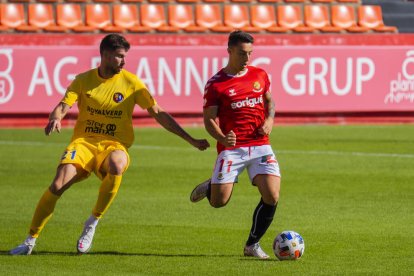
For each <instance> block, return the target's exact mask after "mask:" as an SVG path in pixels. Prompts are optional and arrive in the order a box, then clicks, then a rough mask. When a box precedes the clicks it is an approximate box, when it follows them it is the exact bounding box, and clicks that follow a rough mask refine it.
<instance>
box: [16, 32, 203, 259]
mask: <svg viewBox="0 0 414 276" xmlns="http://www.w3.org/2000/svg"><path fill="white" fill-rule="evenodd" d="M129 48H130V44H129V42H128V41H127V40H126V39H125V38H124V37H123V36H121V35H118V34H109V35H107V36H105V37H104V38H103V39H102V41H101V44H100V54H101V64H100V65H99V67H98V68H95V69H91V70H89V71H87V72H84V73H81V74H79V75H77V76H76V78H75V80H74V81H73V82H72V83H71V84H70V86H69V87H68V89H67V91H66V93H65V96H64V97H63V99H62V100H61V102H59V103H58V105H57V106H56V107H55V109H54V110H53V111H52V113H51V114H50V117H49V122H48V124H47V126H46V128H45V133H46V135H50V134H51V133H52V132H53V131H57V132H60V129H61V120H62V119H63V118H64V117H65V115H66V114H67V112H68V111H69V109H70V108H71V107H72V106H73V105H74V104H75V103H77V105H78V109H79V115H78V119H77V122H76V125H75V128H74V132H73V136H72V140H71V142H70V144H69V145H68V146H67V148H66V150H65V151H64V153H63V156H62V159H61V161H60V164H59V166H58V168H57V172H56V176H55V178H54V179H53V181H52V183H51V185H50V186H49V188H48V189H47V190H46V191H45V192H44V194H43V195H42V197H41V198H40V200H39V202H38V205H37V207H36V210H35V212H34V215H33V219H32V223H31V225H30V229H29V235H28V236H27V238H26V239H25V240H24V242H23V243H22V244H20V245H19V246H17V247H16V248H14V249H12V250H11V251H10V254H12V255H29V254H31V252H32V250H33V247H34V246H35V243H36V239H37V238H38V237H39V234H40V232H41V231H42V229H43V228H44V226H45V224H46V223H47V221H48V220H49V219H50V217H51V216H52V214H53V211H54V209H55V205H56V202H57V201H58V200H59V198H60V197H61V196H62V194H63V192H64V191H65V190H67V189H68V188H69V187H70V186H71V185H73V184H75V183H77V182H79V181H81V180H83V179H85V178H87V177H88V176H89V175H90V174H91V173H92V172H93V173H94V174H95V175H96V176H97V177H98V178H99V179H100V180H101V181H102V183H101V186H100V189H99V195H98V199H97V201H96V204H95V207H94V208H93V210H92V214H91V215H90V217H89V218H88V219H87V220H86V222H85V225H84V229H83V232H82V234H81V236H80V238H79V240H78V243H77V251H78V252H79V253H87V252H88V251H89V250H90V249H91V246H92V241H93V237H94V234H95V229H96V226H97V224H98V222H99V220H100V219H101V218H102V216H103V215H104V213H105V212H106V211H107V210H108V208H109V206H110V205H111V203H112V201H113V199H114V198H115V196H116V194H117V192H118V189H119V187H120V185H121V180H122V175H123V174H124V173H125V171H126V170H127V168H128V165H129V162H130V159H129V155H128V148H129V147H130V146H131V144H132V142H133V140H134V132H133V126H132V114H133V110H134V107H135V105H138V106H140V107H141V108H142V109H145V110H147V111H148V113H149V114H150V115H151V116H152V117H154V118H155V120H156V121H157V122H158V123H159V124H160V125H161V126H163V127H164V128H166V129H167V130H168V131H170V132H172V133H174V134H176V135H178V136H179V137H181V138H182V139H184V140H186V141H187V142H188V143H190V144H191V145H192V146H194V147H196V148H198V149H199V150H205V149H206V148H208V147H209V143H208V141H207V140H205V139H195V138H193V137H192V136H191V135H189V134H188V133H187V132H186V131H185V130H184V129H182V128H181V127H180V126H179V124H178V123H177V122H176V121H175V120H174V119H173V118H172V117H171V116H170V114H168V113H167V112H166V111H164V110H163V109H162V108H161V107H160V106H159V105H158V104H157V102H156V101H155V99H154V98H153V97H152V96H151V94H150V93H149V91H148V90H147V88H146V86H145V85H144V83H143V82H142V81H141V80H140V79H138V78H137V77H136V76H135V75H134V74H132V73H130V72H128V71H126V70H125V69H123V66H124V65H125V60H126V56H127V52H128V50H129Z"/></svg>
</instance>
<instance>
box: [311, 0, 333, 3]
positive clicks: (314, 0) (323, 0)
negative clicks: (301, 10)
mask: <svg viewBox="0 0 414 276" xmlns="http://www.w3.org/2000/svg"><path fill="white" fill-rule="evenodd" d="M311 2H312V3H332V2H335V0H311Z"/></svg>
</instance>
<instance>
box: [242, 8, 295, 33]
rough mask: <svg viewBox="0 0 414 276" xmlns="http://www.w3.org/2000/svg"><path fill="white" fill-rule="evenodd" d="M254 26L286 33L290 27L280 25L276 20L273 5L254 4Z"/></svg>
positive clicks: (252, 9) (251, 9)
mask: <svg viewBox="0 0 414 276" xmlns="http://www.w3.org/2000/svg"><path fill="white" fill-rule="evenodd" d="M250 14H251V22H252V26H254V27H257V28H260V29H262V30H266V31H268V32H275V33H285V32H287V31H289V29H287V28H284V27H280V26H278V25H277V22H276V12H275V7H274V6H273V5H253V6H251V7H250Z"/></svg>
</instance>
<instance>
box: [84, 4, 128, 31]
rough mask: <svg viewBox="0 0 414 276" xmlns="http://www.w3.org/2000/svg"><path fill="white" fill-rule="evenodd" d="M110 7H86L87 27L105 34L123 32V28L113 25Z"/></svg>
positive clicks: (100, 5) (94, 5)
mask: <svg viewBox="0 0 414 276" xmlns="http://www.w3.org/2000/svg"><path fill="white" fill-rule="evenodd" d="M109 7H110V6H109V5H106V4H88V5H86V16H85V17H86V25H87V26H90V27H93V28H95V29H96V30H102V31H104V32H111V33H119V32H122V30H123V29H122V28H120V27H116V26H114V25H112V21H111V18H110V12H109Z"/></svg>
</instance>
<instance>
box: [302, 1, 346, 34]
mask: <svg viewBox="0 0 414 276" xmlns="http://www.w3.org/2000/svg"><path fill="white" fill-rule="evenodd" d="M305 25H306V26H309V27H312V28H314V29H317V30H319V31H321V32H324V33H339V32H341V31H342V28H340V27H335V26H332V25H331V22H330V20H329V10H328V6H327V5H306V6H305Z"/></svg>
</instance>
